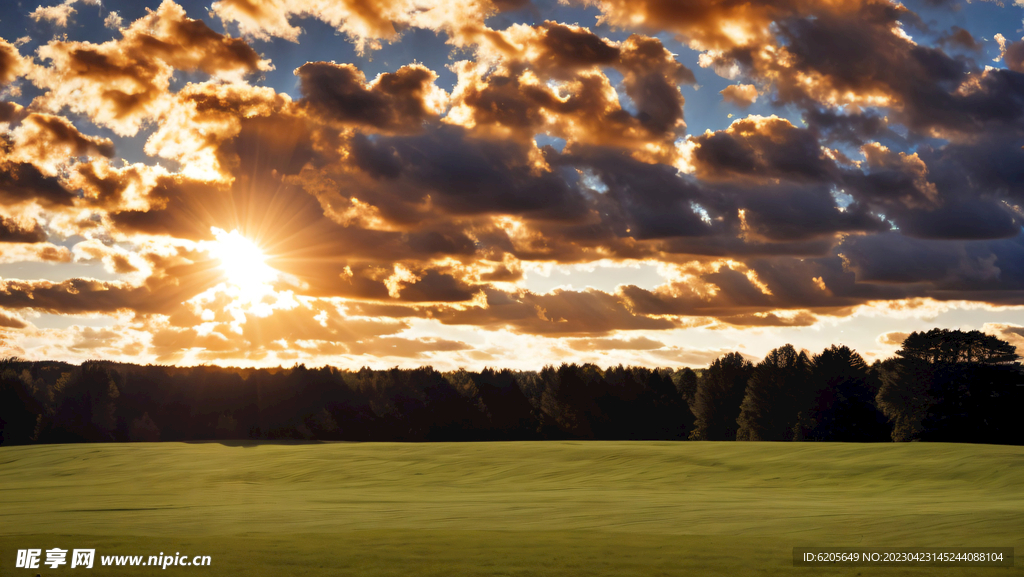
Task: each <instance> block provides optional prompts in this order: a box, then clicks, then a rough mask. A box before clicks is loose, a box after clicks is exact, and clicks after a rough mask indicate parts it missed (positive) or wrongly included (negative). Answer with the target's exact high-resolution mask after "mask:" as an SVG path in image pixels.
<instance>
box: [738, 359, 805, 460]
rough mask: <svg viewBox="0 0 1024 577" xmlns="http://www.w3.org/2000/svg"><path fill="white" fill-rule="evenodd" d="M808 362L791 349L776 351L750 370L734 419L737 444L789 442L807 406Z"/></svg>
mask: <svg viewBox="0 0 1024 577" xmlns="http://www.w3.org/2000/svg"><path fill="white" fill-rule="evenodd" d="M809 385H810V361H809V360H808V359H807V355H806V354H804V353H803V352H797V350H796V349H795V348H793V345H785V346H782V347H779V348H777V349H775V350H773V351H772V352H770V353H768V356H766V357H765V358H764V360H763V361H761V362H760V363H758V364H757V366H755V367H754V373H753V375H751V377H750V380H749V381H748V383H747V390H746V393H745V394H744V397H743V401H742V403H741V405H740V414H739V417H738V419H737V424H738V425H739V429H738V430H737V432H736V439H737V440H739V441H789V440H792V439H793V437H794V433H795V431H794V427H795V426H796V424H797V419H798V416H799V413H800V410H801V409H802V408H803V407H805V406H807V405H809V403H808V397H809V396H810V392H811V391H810V390H809Z"/></svg>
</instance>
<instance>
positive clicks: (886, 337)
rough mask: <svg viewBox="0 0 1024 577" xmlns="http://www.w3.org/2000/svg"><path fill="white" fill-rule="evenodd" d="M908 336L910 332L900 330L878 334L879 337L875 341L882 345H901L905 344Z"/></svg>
mask: <svg viewBox="0 0 1024 577" xmlns="http://www.w3.org/2000/svg"><path fill="white" fill-rule="evenodd" d="M908 336H910V333H905V332H899V331H894V332H888V333H882V334H880V335H878V338H876V339H875V342H877V343H878V344H880V345H894V346H901V345H903V341H905V340H907V337H908Z"/></svg>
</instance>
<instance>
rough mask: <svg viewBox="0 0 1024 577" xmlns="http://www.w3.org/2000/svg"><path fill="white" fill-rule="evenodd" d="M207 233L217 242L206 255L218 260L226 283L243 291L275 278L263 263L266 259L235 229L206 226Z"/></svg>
mask: <svg viewBox="0 0 1024 577" xmlns="http://www.w3.org/2000/svg"><path fill="white" fill-rule="evenodd" d="M210 232H212V233H213V236H214V237H215V238H216V239H217V240H216V241H215V242H213V243H211V246H210V252H211V253H212V254H213V256H214V257H216V258H217V259H219V260H220V266H221V268H222V269H223V270H224V275H225V276H226V277H227V280H228V282H229V283H231V284H233V285H235V286H237V287H238V288H240V289H242V290H246V289H252V288H255V287H258V286H260V285H264V284H267V283H270V282H272V281H274V280H276V279H277V276H278V275H277V271H275V270H274V269H273V268H271V267H270V265H268V264H267V263H266V260H267V256H266V255H265V254H263V250H262V249H260V247H259V246H257V245H256V243H254V242H252V241H251V240H249V239H247V238H245V237H244V236H243V235H242V234H241V233H239V232H238V231H237V230H232V231H231V232H227V231H225V230H223V229H220V228H217V227H210Z"/></svg>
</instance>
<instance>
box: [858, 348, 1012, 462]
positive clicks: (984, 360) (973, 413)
mask: <svg viewBox="0 0 1024 577" xmlns="http://www.w3.org/2000/svg"><path fill="white" fill-rule="evenodd" d="M1015 350H1016V349H1015V347H1013V346H1012V345H1010V344H1009V343H1007V342H1005V341H1002V340H1000V339H997V338H995V337H992V336H990V335H986V334H984V333H981V332H980V331H968V332H964V331H960V330H948V329H933V330H930V331H927V332H924V333H919V332H915V333H911V334H910V336H908V337H907V338H906V339H905V340H904V342H903V346H902V348H901V349H900V350H899V351H897V353H896V355H897V357H896V358H895V359H889V360H887V361H885V362H884V363H882V364H881V366H880V371H879V372H880V374H881V380H882V386H881V388H880V390H879V392H878V395H877V397H876V400H877V403H878V406H879V408H880V409H881V410H882V411H883V412H884V413H885V415H886V416H887V417H888V418H889V419H890V420H891V421H892V423H893V432H892V439H893V440H894V441H909V440H915V439H921V440H936V441H938V440H943V441H954V440H959V441H969V442H995V443H1000V442H1002V443H1007V442H1010V443H1014V442H1020V440H1021V433H1020V432H1019V431H1020V429H1021V427H1020V426H1019V410H1020V406H1021V404H1020V403H1021V401H1022V398H1021V397H1022V391H1021V387H1018V386H1017V385H1018V384H1020V383H1021V382H1022V380H1024V379H1021V371H1020V365H1019V363H1018V362H1017V357H1016V354H1015Z"/></svg>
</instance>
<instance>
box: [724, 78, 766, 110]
mask: <svg viewBox="0 0 1024 577" xmlns="http://www.w3.org/2000/svg"><path fill="white" fill-rule="evenodd" d="M721 95H722V99H723V100H725V101H726V102H729V103H732V104H735V105H736V106H739V107H740V108H747V107H748V106H750V105H751V104H753V103H755V102H757V87H756V86H754V85H753V84H733V85H731V86H726V87H725V88H723V89H722V91H721Z"/></svg>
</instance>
